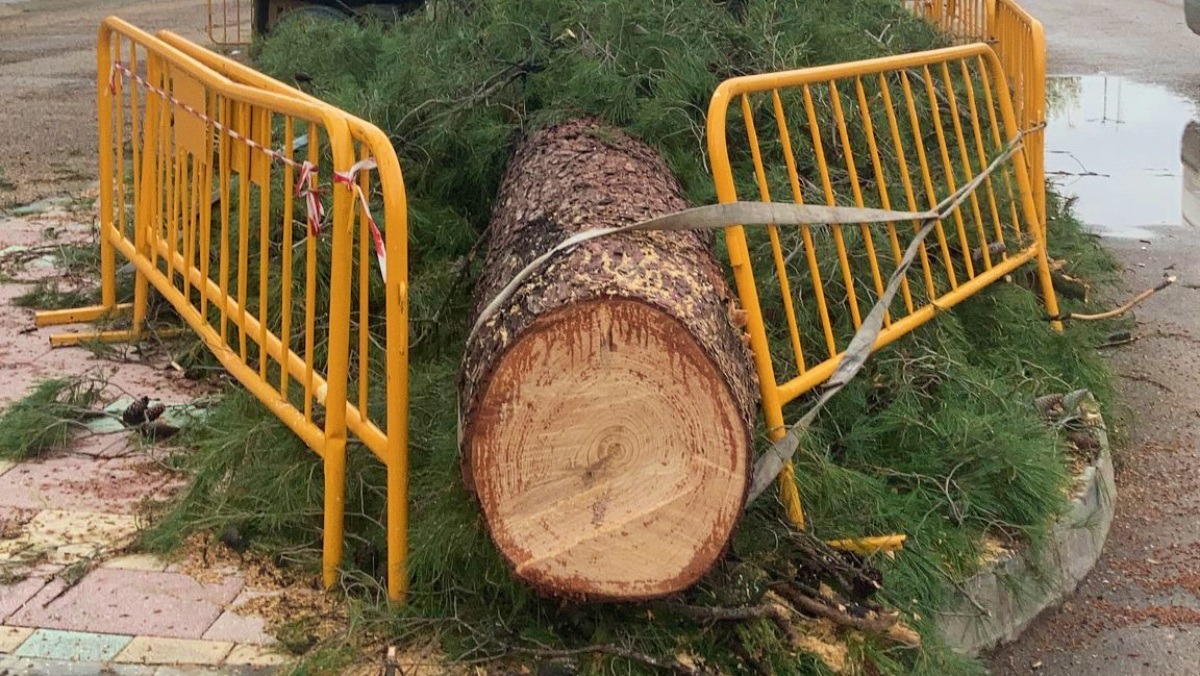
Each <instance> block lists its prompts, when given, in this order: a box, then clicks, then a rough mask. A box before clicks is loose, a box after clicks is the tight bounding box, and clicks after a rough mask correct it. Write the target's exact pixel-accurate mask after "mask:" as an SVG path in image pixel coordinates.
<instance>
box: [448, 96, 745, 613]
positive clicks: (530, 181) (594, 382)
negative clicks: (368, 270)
mask: <svg viewBox="0 0 1200 676" xmlns="http://www.w3.org/2000/svg"><path fill="white" fill-rule="evenodd" d="M687 207H688V204H687V201H686V200H685V199H684V198H683V196H682V191H681V189H680V187H679V185H678V183H677V182H676V180H675V178H674V177H673V176H672V174H671V172H670V170H669V169H668V168H667V166H666V165H665V163H664V162H663V161H662V160H661V158H659V156H658V155H657V153H655V152H654V150H652V149H651V148H649V147H648V146H646V145H645V144H643V143H641V142H639V141H637V140H634V139H633V138H630V137H629V136H627V135H625V134H624V133H622V132H620V131H617V130H614V129H612V128H611V127H607V126H604V125H603V124H601V123H598V122H596V121H592V120H586V119H582V120H575V121H572V122H568V123H565V124H562V125H559V126H556V127H552V128H549V129H546V130H542V131H539V132H535V133H533V134H531V135H529V136H528V137H527V138H526V139H525V140H524V141H523V142H522V143H521V144H520V146H519V148H518V150H517V152H516V154H515V155H514V157H513V159H512V160H511V162H510V164H509V167H508V170H507V173H506V175H505V178H504V181H503V183H502V184H501V187H500V191H499V197H498V200H497V203H496V207H495V210H494V212H493V215H492V222H491V242H490V247H489V250H488V255H487V260H486V261H485V264H484V268H483V273H482V275H481V278H480V281H479V283H478V285H477V287H476V295H475V309H474V313H473V318H472V319H473V320H474V318H475V317H478V315H479V313H480V312H481V311H482V310H483V308H484V307H486V306H487V305H488V303H489V302H490V301H491V300H492V299H493V298H494V297H495V296H496V295H497V294H498V293H499V292H500V290H501V289H503V288H504V287H505V286H506V285H507V284H508V282H509V280H511V279H512V278H513V277H514V276H515V275H516V274H517V272H518V271H520V270H521V269H522V268H524V267H525V266H526V265H527V264H528V263H529V262H530V261H531V260H532V259H534V258H535V257H537V256H538V255H540V254H542V253H544V252H545V251H547V250H549V249H551V248H553V247H554V246H555V245H557V244H558V243H559V242H561V241H562V240H564V239H566V238H567V237H569V236H570V235H572V234H575V233H577V232H582V231H585V230H591V229H594V228H604V227H616V226H621V225H626V224H629V223H635V222H638V221H642V220H646V219H649V218H653V217H656V216H661V215H665V214H669V213H673V212H676V211H680V210H682V209H685V208H687ZM735 314H736V309H735V307H734V305H733V302H732V300H731V296H730V293H729V289H728V287H727V286H726V284H725V280H724V277H723V275H722V273H721V268H720V266H719V265H718V264H717V262H716V260H715V259H714V257H713V253H712V237H711V236H710V235H707V234H702V233H696V232H669V233H668V232H638V233H626V234H622V235H613V236H609V237H603V238H599V239H594V240H591V241H588V242H586V243H584V244H582V245H581V246H579V247H578V248H576V249H573V250H571V251H570V252H568V253H564V254H561V255H559V256H557V257H555V258H553V259H551V260H550V261H549V262H548V263H546V264H545V266H544V267H542V268H541V269H540V270H539V271H538V272H537V273H535V274H534V275H533V276H531V277H530V278H529V279H528V280H526V282H525V283H524V284H523V285H522V286H521V288H520V289H519V290H518V291H517V293H516V294H515V295H514V296H513V297H512V298H511V299H510V300H509V301H508V302H507V303H506V304H505V306H504V307H501V308H500V309H499V311H497V312H496V313H495V314H493V315H492V316H491V317H490V318H489V319H488V321H487V322H486V323H485V324H484V325H483V326H481V327H480V329H479V331H478V332H476V334H475V335H474V336H473V338H472V339H471V341H470V343H469V344H468V345H467V350H466V356H465V358H464V364H463V372H462V381H461V383H460V395H461V402H462V414H463V415H462V430H461V431H462V441H461V446H462V453H463V471H464V477H465V480H466V482H467V484H468V486H470V487H471V488H472V489H473V490H474V491H475V494H476V496H477V497H478V499H479V503H480V506H481V508H482V510H483V513H484V516H485V517H486V520H487V524H488V528H489V530H490V532H491V535H492V538H493V539H494V541H495V543H496V545H497V547H498V548H499V549H500V551H501V553H502V554H503V555H504V556H505V558H506V559H507V560H508V562H509V564H510V565H511V566H512V568H513V570H514V571H515V573H516V575H517V576H518V577H520V578H521V579H523V580H526V581H527V582H529V583H530V584H532V585H534V586H535V587H536V588H538V589H539V590H541V591H542V592H544V593H547V594H554V595H560V596H568V597H573V598H584V599H592V600H601V599H605V600H637V599H647V598H653V597H657V596H663V595H666V594H670V593H673V592H676V591H679V590H681V589H683V588H685V587H687V586H689V585H691V584H693V583H694V582H696V581H697V580H698V579H699V578H700V577H701V576H702V575H703V574H704V573H705V572H707V571H708V569H709V568H710V567H711V566H712V565H713V564H714V563H715V562H716V561H717V559H718V558H719V557H720V556H721V554H722V553H723V552H724V550H725V547H726V546H727V544H728V542H729V538H730V536H731V534H732V532H733V529H734V526H735V525H736V523H737V520H738V517H739V516H740V514H741V511H742V509H743V507H744V504H745V499H746V491H747V486H748V479H749V476H750V474H751V463H750V459H751V458H750V456H751V449H752V431H753V424H754V415H755V414H754V411H755V406H756V404H757V392H758V386H757V381H756V380H755V377H754V372H753V369H752V368H751V361H750V355H749V351H748V350H747V348H746V347H745V344H744V343H743V341H742V339H741V333H740V331H739V329H738V328H736V327H735V326H734V323H735V322H734V317H735Z"/></svg>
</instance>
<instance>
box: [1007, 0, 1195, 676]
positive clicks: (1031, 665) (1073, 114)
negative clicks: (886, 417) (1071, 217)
mask: <svg viewBox="0 0 1200 676" xmlns="http://www.w3.org/2000/svg"><path fill="white" fill-rule="evenodd" d="M1020 1H1021V4H1022V5H1024V6H1025V7H1026V9H1028V10H1029V11H1030V12H1031V13H1033V14H1034V15H1035V16H1037V17H1039V18H1040V19H1041V20H1042V22H1043V23H1044V25H1045V27H1046V34H1047V41H1048V44H1049V71H1050V73H1052V74H1059V75H1063V76H1067V77H1065V78H1060V79H1057V80H1052V81H1051V84H1050V87H1049V91H1050V97H1049V98H1050V101H1049V104H1048V110H1049V112H1050V117H1051V121H1050V123H1049V125H1048V127H1047V141H1046V145H1047V151H1048V155H1047V170H1048V172H1053V174H1052V178H1053V179H1054V180H1055V181H1056V182H1058V183H1059V184H1060V186H1061V188H1060V189H1061V190H1062V191H1063V192H1064V193H1066V194H1067V195H1069V196H1070V197H1072V198H1074V199H1075V206H1076V211H1077V213H1078V214H1079V215H1080V216H1081V218H1082V219H1083V220H1084V221H1085V222H1086V223H1087V224H1088V225H1089V227H1090V228H1091V229H1092V231H1093V232H1095V233H1096V234H1097V236H1099V237H1100V238H1101V240H1102V242H1103V243H1104V244H1105V246H1107V247H1108V248H1109V249H1110V250H1111V251H1112V252H1113V253H1114V254H1115V255H1116V256H1117V257H1118V259H1119V260H1120V261H1121V263H1122V264H1123V267H1124V271H1123V277H1124V282H1125V284H1126V288H1125V289H1124V290H1114V291H1112V292H1111V295H1113V296H1114V297H1119V296H1121V295H1122V294H1128V293H1129V292H1131V291H1136V290H1140V289H1143V288H1147V287H1150V286H1153V285H1154V284H1156V283H1158V282H1159V281H1160V280H1161V279H1162V277H1163V275H1164V274H1173V275H1176V276H1177V277H1178V280H1179V281H1178V282H1177V283H1176V285H1175V286H1173V287H1171V288H1170V289H1168V290H1167V291H1165V292H1163V293H1161V294H1159V295H1158V296H1156V297H1155V298H1153V299H1152V300H1151V301H1149V302H1147V303H1146V304H1145V305H1143V306H1141V307H1140V308H1139V309H1138V310H1137V311H1136V317H1137V331H1136V335H1137V337H1138V340H1137V341H1136V342H1135V343H1133V344H1132V345H1130V346H1128V347H1125V348H1121V349H1118V350H1112V351H1109V356H1110V358H1111V361H1112V364H1113V366H1114V368H1115V370H1116V371H1117V373H1118V376H1119V379H1120V382H1119V385H1120V394H1121V397H1122V401H1121V402H1120V405H1121V407H1122V408H1123V409H1124V410H1125V411H1126V412H1127V415H1126V420H1125V421H1123V422H1122V421H1116V422H1115V423H1114V424H1116V425H1119V426H1120V425H1124V426H1126V428H1125V429H1122V430H1118V435H1117V436H1118V438H1121V439H1123V443H1121V445H1120V447H1119V448H1117V449H1115V451H1116V460H1117V465H1118V474H1117V487H1118V492H1119V499H1118V502H1117V515H1116V520H1115V522H1114V524H1113V529H1112V531H1111V532H1110V535H1109V540H1108V544H1107V546H1106V548H1105V552H1104V555H1103V556H1102V557H1101V560H1100V563H1099V564H1098V565H1097V567H1096V569H1095V570H1094V571H1093V573H1092V574H1091V575H1090V576H1089V577H1088V579H1087V580H1085V581H1084V583H1083V584H1081V585H1080V587H1079V589H1078V591H1077V592H1076V594H1075V595H1074V596H1073V597H1072V598H1071V599H1069V600H1068V601H1067V602H1066V603H1065V604H1063V606H1062V607H1061V608H1060V609H1058V610H1056V611H1053V612H1050V613H1047V614H1046V615H1044V616H1043V617H1042V618H1040V619H1039V620H1038V621H1037V622H1035V623H1034V625H1033V626H1032V627H1031V628H1030V629H1029V630H1028V631H1027V632H1026V634H1025V635H1024V636H1023V637H1022V638H1021V639H1020V640H1018V641H1017V642H1016V643H1014V644H1012V645H1010V646H1007V647H1004V648H1002V649H1000V650H999V651H997V652H996V653H995V654H994V655H993V656H992V659H991V666H992V671H993V673H995V674H1028V673H1036V674H1053V675H1059V674H1062V675H1068V674H1070V675H1074V674H1081V675H1083V674H1104V675H1114V676H1115V675H1117V674H1122V675H1123V674H1200V518H1198V517H1200V448H1198V442H1197V439H1198V438H1200V437H1198V434H1197V433H1198V432H1200V396H1198V395H1200V311H1198V310H1200V198H1198V197H1197V195H1200V190H1198V189H1197V186H1200V179H1198V178H1197V176H1198V175H1200V174H1198V171H1197V170H1198V169H1200V126H1197V125H1195V124H1194V123H1193V120H1195V119H1196V118H1197V107H1196V103H1195V102H1196V101H1197V100H1200V36H1197V35H1194V34H1192V33H1191V32H1190V31H1189V30H1188V28H1187V27H1186V24H1185V22H1184V13H1183V3H1182V0H1071V1H1069V2H1068V1H1065V0H1020Z"/></svg>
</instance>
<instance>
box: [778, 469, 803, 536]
mask: <svg viewBox="0 0 1200 676" xmlns="http://www.w3.org/2000/svg"><path fill="white" fill-rule="evenodd" d="M779 499H780V500H781V501H782V502H783V508H784V510H786V511H787V517H788V521H791V522H792V525H793V526H795V527H796V528H798V529H800V530H804V508H803V507H802V506H801V504H800V489H798V488H796V468H795V466H794V465H792V463H791V461H790V460H789V461H788V464H786V465H784V466H783V469H782V470H781V471H780V472H779Z"/></svg>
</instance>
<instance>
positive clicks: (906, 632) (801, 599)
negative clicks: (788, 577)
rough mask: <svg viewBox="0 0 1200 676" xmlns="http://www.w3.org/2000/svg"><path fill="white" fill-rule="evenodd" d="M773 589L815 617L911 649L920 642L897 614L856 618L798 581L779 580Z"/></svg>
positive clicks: (802, 610) (773, 585)
mask: <svg viewBox="0 0 1200 676" xmlns="http://www.w3.org/2000/svg"><path fill="white" fill-rule="evenodd" d="M770 588H771V590H772V591H774V592H776V593H778V594H779V595H780V596H782V597H783V598H784V599H785V600H787V602H788V603H790V604H791V605H792V606H794V607H795V608H796V610H798V611H800V612H802V613H805V614H807V615H812V616H814V617H820V618H824V619H826V620H830V621H832V622H833V623H835V624H838V625H841V626H843V627H848V628H850V629H856V630H858V631H862V632H867V633H871V634H879V635H881V636H884V637H886V638H888V639H889V640H892V641H895V642H896V643H900V644H902V645H905V646H908V647H910V648H917V647H920V645H921V637H920V635H918V634H917V632H915V631H913V630H912V629H910V628H908V627H906V626H905V625H904V624H902V623H901V622H900V621H899V619H898V618H897V617H895V616H888V615H879V614H876V616H875V617H855V616H853V615H851V614H850V613H847V612H846V611H844V610H841V609H840V608H834V607H833V606H830V605H829V604H827V603H824V602H822V601H819V600H817V598H816V597H817V596H819V595H817V594H813V593H811V590H810V591H809V592H805V591H803V590H802V589H800V587H799V586H798V585H796V584H795V583H785V582H776V583H773V584H771V585H770Z"/></svg>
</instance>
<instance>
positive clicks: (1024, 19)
mask: <svg viewBox="0 0 1200 676" xmlns="http://www.w3.org/2000/svg"><path fill="white" fill-rule="evenodd" d="M905 4H906V5H907V6H908V8H909V9H910V10H912V12H913V14H915V15H916V16H918V17H920V18H922V19H925V20H927V21H929V22H930V23H932V24H933V25H935V26H936V27H937V28H938V30H940V31H942V32H943V33H945V34H946V35H948V36H949V37H951V38H953V39H954V40H955V41H957V42H988V43H990V44H991V45H992V47H993V49H995V51H996V55H997V56H998V57H1000V63H1001V65H1002V66H1003V67H1004V73H1005V75H1006V76H1008V84H1009V86H1010V87H1011V88H1012V94H1013V111H1014V114H1015V115H1016V117H1017V126H1019V127H1020V128H1021V129H1023V130H1026V133H1027V135H1026V137H1025V147H1026V149H1027V152H1026V156H1027V157H1028V160H1029V177H1030V180H1032V182H1033V190H1034V199H1035V200H1036V201H1037V204H1038V214H1039V215H1040V216H1041V220H1042V221H1043V222H1044V221H1045V220H1046V169H1045V166H1046V157H1045V155H1046V141H1045V133H1044V131H1043V127H1044V126H1045V123H1046V33H1045V30H1044V29H1043V28H1042V23H1041V22H1040V21H1038V20H1037V19H1036V18H1034V16H1033V15H1032V14H1030V13H1029V12H1027V11H1026V10H1025V9H1024V8H1023V7H1021V5H1019V4H1017V2H1016V1H1015V0H905Z"/></svg>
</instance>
